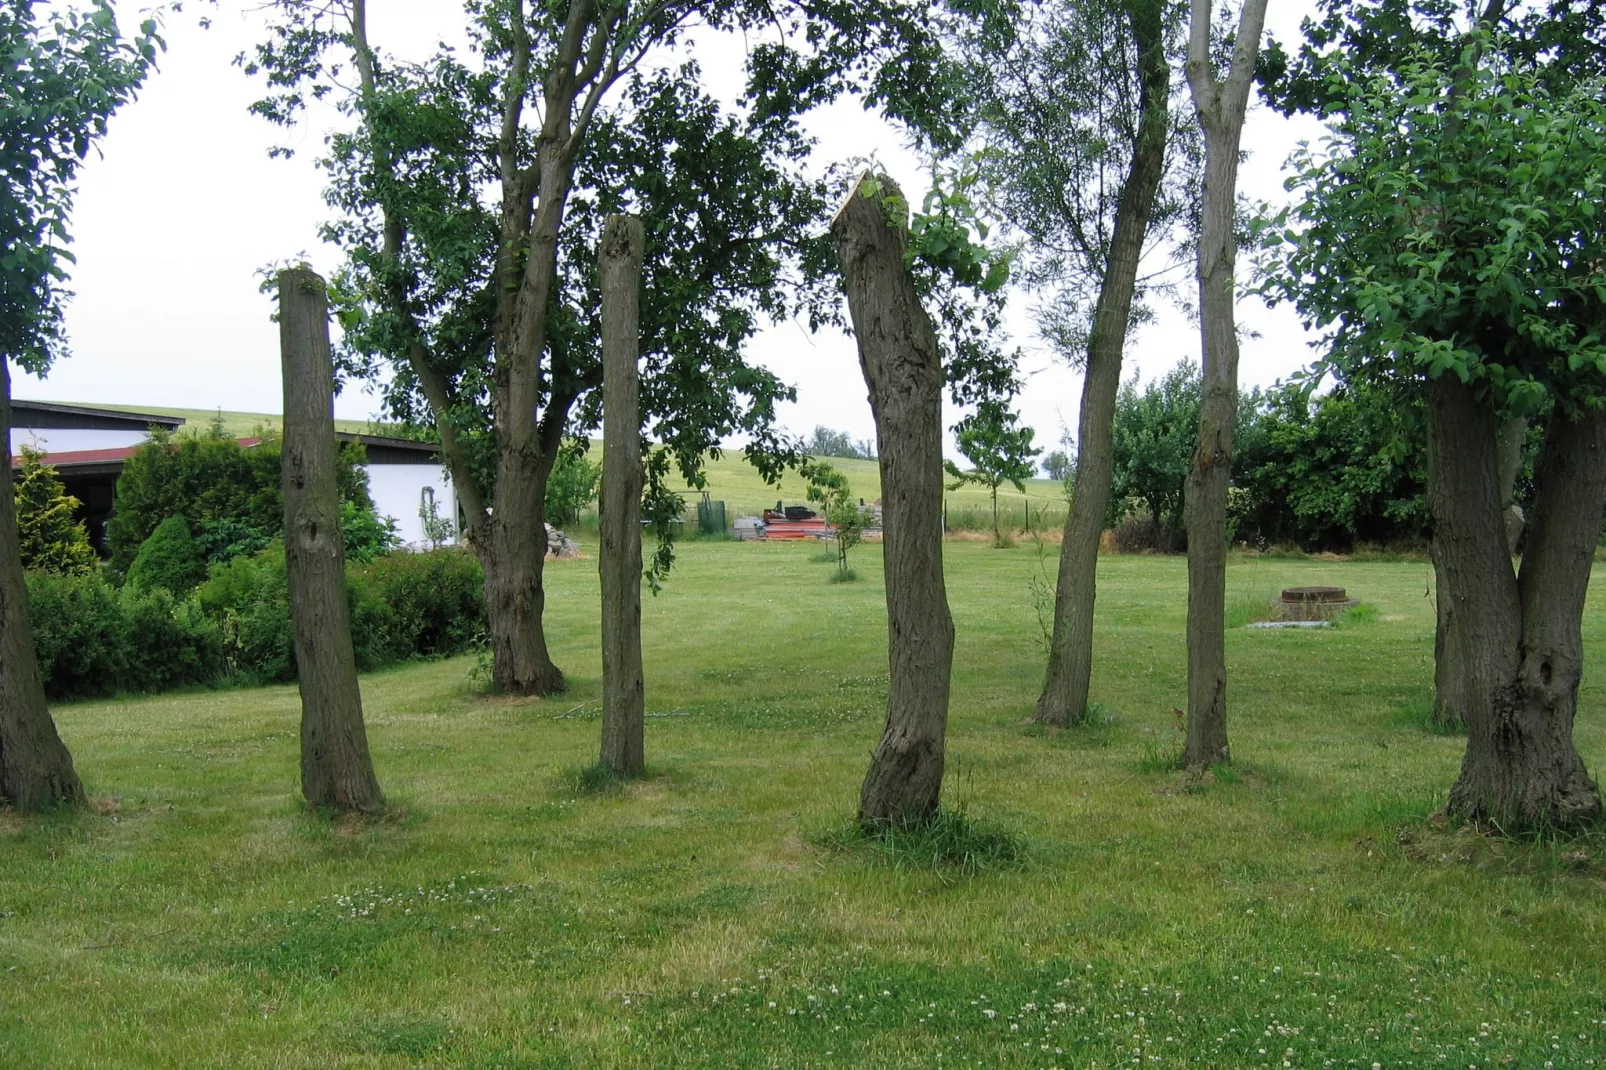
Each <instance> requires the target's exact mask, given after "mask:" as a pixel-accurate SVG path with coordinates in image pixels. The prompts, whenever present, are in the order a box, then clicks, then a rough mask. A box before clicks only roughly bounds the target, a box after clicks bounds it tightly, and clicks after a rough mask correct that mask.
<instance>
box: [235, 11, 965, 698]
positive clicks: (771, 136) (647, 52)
mask: <svg viewBox="0 0 1606 1070" xmlns="http://www.w3.org/2000/svg"><path fill="white" fill-rule="evenodd" d="M925 10H926V9H925V6H924V5H918V4H913V3H904V2H902V0H869V2H866V3H862V4H854V5H841V4H829V3H818V2H816V0H793V2H792V3H783V4H781V5H775V4H771V3H769V2H767V0H735V2H732V3H706V2H697V0H657V2H651V3H642V4H632V3H629V2H621V3H617V4H598V3H593V2H591V0H559V2H558V3H556V4H552V5H546V6H542V5H530V6H526V5H525V4H524V3H523V2H522V0H513V2H510V3H494V4H471V5H468V7H467V10H466V18H467V20H468V27H467V29H468V35H469V37H470V39H471V42H472V47H471V48H470V49H469V50H467V51H465V52H459V51H452V50H444V49H443V50H442V51H441V52H439V53H438V54H437V55H435V56H433V57H431V59H430V61H429V62H428V63H425V64H418V65H413V64H405V63H400V62H394V61H392V60H391V59H390V58H389V57H388V56H387V55H385V54H384V52H383V51H382V50H381V49H380V48H378V47H375V45H374V44H373V43H372V42H371V40H370V36H369V27H368V25H367V21H366V17H365V16H366V8H365V6H364V5H363V4H361V3H353V4H351V5H349V6H347V5H341V4H336V5H326V4H322V3H315V2H313V0H278V2H277V3H276V4H275V5H273V11H274V12H275V15H276V18H277V20H278V21H277V24H276V25H275V26H274V28H273V36H272V39H271V40H269V41H268V42H265V43H264V44H262V45H261V46H260V47H259V48H258V49H257V50H256V53H255V55H254V57H253V58H252V59H251V61H250V62H249V63H248V64H247V69H248V70H250V71H255V72H260V73H261V74H263V75H264V76H265V78H266V81H267V84H268V87H269V92H270V95H269V96H268V97H267V98H266V99H264V100H263V101H262V102H260V103H259V104H258V106H257V108H256V110H257V111H258V112H259V113H260V114H263V115H265V116H266V117H268V118H269V119H272V120H274V121H278V122H291V121H294V120H295V119H296V118H297V116H298V115H299V114H300V111H301V108H302V106H303V105H304V104H305V102H306V101H307V100H309V99H312V98H315V97H327V96H329V95H331V94H333V95H334V96H335V98H336V99H338V100H339V101H340V102H341V104H342V106H343V107H344V108H345V111H346V114H348V115H350V116H351V117H352V119H353V120H354V125H353V127H352V128H350V129H346V130H341V131H338V132H336V133H335V134H334V135H333V136H332V138H331V139H330V141H329V146H330V153H329V156H328V158H327V160H326V166H327V168H328V170H329V174H330V188H329V194H328V196H329V200H330V203H331V204H332V205H334V206H335V207H336V209H337V211H338V212H339V216H338V217H337V219H336V220H335V221H334V222H332V223H331V224H330V225H329V227H328V228H327V230H326V233H327V235H328V237H329V238H330V239H331V240H332V241H334V242H335V243H336V244H338V245H339V246H340V247H341V248H342V249H343V250H344V251H345V252H346V254H347V269H346V271H345V272H344V274H343V278H342V279H341V281H340V284H339V286H338V289H340V290H341V291H342V292H343V293H344V294H345V311H344V314H343V317H342V318H343V326H344V327H345V337H346V339H347V343H348V346H349V349H350V352H349V354H348V355H349V357H350V358H351V362H352V363H353V364H354V365H357V366H361V367H363V368H365V369H366V370H377V368H378V366H380V365H384V366H388V367H389V368H390V369H391V371H392V372H393V374H392V375H391V376H390V377H389V378H388V380H387V382H389V383H390V384H391V386H390V394H389V399H388V404H389V407H390V409H391V413H392V415H393V416H395V417H396V418H398V419H401V420H404V421H410V422H415V423H433V424H435V426H436V427H437V429H438V430H439V433H440V440H441V448H442V453H443V456H444V459H445V461H446V463H447V465H448V466H449V468H450V469H451V472H452V479H453V483H454V485H455V487H456V488H457V492H458V495H459V500H460V502H461V504H462V506H463V510H464V513H465V515H466V517H467V535H468V540H469V543H470V545H471V546H472V547H473V548H474V551H475V553H476V554H477V555H478V556H479V558H480V560H481V562H482V564H483V565H484V570H485V582H486V605H487V612H488V614H489V618H490V630H491V645H492V654H493V679H494V682H495V684H496V685H497V686H498V687H499V688H500V689H502V690H505V691H512V692H521V693H546V692H551V691H557V690H561V689H562V688H563V686H564V679H563V674H562V673H561V671H560V670H559V669H558V667H557V666H556V665H554V664H553V663H552V660H551V657H550V656H549V653H548V650H547V644H546V637H545V633H544V630H543V627H542V612H543V607H544V603H545V590H544V586H543V580H542V575H543V573H542V568H543V566H542V562H543V558H544V556H545V554H544V550H545V529H544V524H543V521H544V516H543V513H544V506H545V499H546V486H547V483H548V480H549V476H550V473H551V471H552V466H553V464H554V461H555V460H556V457H557V454H558V452H559V448H560V444H561V442H562V440H563V437H564V435H565V434H566V433H567V434H582V433H585V432H587V431H589V430H590V429H592V428H594V427H595V426H596V424H597V415H598V409H599V405H600V402H599V401H598V399H597V398H596V396H595V395H596V388H597V386H598V384H599V383H600V368H601V365H600V361H599V359H598V352H597V338H598V336H599V332H598V330H597V315H598V307H599V302H598V300H597V278H596V271H595V267H594V258H593V256H592V250H594V249H595V248H596V241H597V236H598V233H599V230H600V227H601V223H602V220H603V219H604V218H605V217H606V216H607V215H609V214H612V213H620V212H630V213H632V214H635V215H638V216H640V217H641V218H642V219H643V220H644V222H645V224H646V228H647V235H648V242H647V246H648V247H647V262H646V265H645V277H646V279H647V280H648V282H647V285H646V286H645V287H644V292H643V295H642V315H641V320H642V323H641V329H642V331H641V333H642V353H643V358H644V363H645V367H644V374H643V381H642V393H641V402H642V407H643V413H644V416H645V419H646V424H647V430H648V432H649V433H650V434H651V435H652V437H653V438H654V439H655V440H656V441H657V442H659V443H661V444H662V450H661V451H659V452H660V453H661V454H662V455H663V456H664V457H671V458H673V460H674V462H675V463H676V464H677V465H678V466H679V467H680V469H681V471H682V474H683V475H684V476H686V478H687V479H688V481H690V482H691V483H692V485H693V486H700V485H701V471H700V466H701V463H702V458H703V457H704V456H705V455H706V454H707V453H708V452H709V451H710V450H712V449H715V448H717V445H718V443H719V442H720V440H721V439H722V438H723V437H725V436H727V435H729V434H731V433H734V432H738V431H740V432H745V433H746V434H747V435H748V438H749V443H750V444H749V446H748V447H747V451H748V455H749V456H750V457H752V458H754V459H755V462H756V463H757V464H758V465H759V467H760V469H761V471H763V472H764V473H765V475H766V476H767V477H774V476H776V475H778V473H779V470H780V467H781V464H782V462H783V461H786V460H792V459H794V458H793V456H792V454H791V453H790V451H789V450H787V449H786V448H785V447H786V444H785V442H784V440H783V438H782V436H780V434H779V433H778V431H777V430H776V429H775V427H774V410H775V404H776V402H778V401H780V400H782V399H784V398H787V397H789V396H790V392H789V391H788V390H787V388H785V387H784V386H783V385H782V384H781V383H780V382H779V381H778V380H776V379H775V377H774V376H773V375H770V374H769V373H767V372H765V371H763V370H762V369H760V368H757V367H755V366H752V365H750V364H748V363H747V362H746V361H745V359H744V357H743V353H742V345H743V342H744V341H745V340H746V339H747V338H749V337H750V336H751V335H752V334H753V332H754V331H755V330H756V329H757V328H758V327H759V326H760V325H761V323H762V321H763V320H764V319H765V318H769V317H775V316H784V315H788V314H791V313H792V312H794V311H796V310H798V307H799V305H800V303H807V301H808V299H809V298H811V297H819V298H821V299H822V300H821V301H820V302H819V303H818V304H815V305H813V308H814V310H815V312H814V314H815V315H816V317H819V316H824V315H827V314H828V313H825V312H824V311H822V310H824V309H825V308H826V307H827V306H828V304H829V302H827V301H824V300H823V298H824V297H825V294H826V292H827V291H826V290H824V289H821V288H819V287H816V286H813V285H811V284H809V283H808V281H807V280H808V279H809V278H810V277H814V278H818V273H819V271H820V270H821V269H824V268H825V267H826V261H825V260H824V258H823V256H822V250H821V248H820V246H819V244H818V243H817V242H815V241H814V240H813V239H814V238H815V237H816V236H817V235H818V234H819V233H820V231H821V230H822V229H823V224H824V222H825V219H826V215H827V213H828V212H829V210H830V209H829V205H828V199H827V198H826V197H825V196H824V193H823V189H822V187H821V186H820V184H819V183H818V182H813V181H810V180H809V179H807V178H806V177H804V176H803V174H802V171H801V162H802V160H803V158H804V157H805V156H806V154H807V151H808V142H807V139H806V138H805V137H804V136H803V134H802V133H801V131H800V129H799V127H798V125H797V121H796V120H797V115H798V114H799V113H800V112H801V111H802V110H804V109H806V108H809V107H813V106H815V105H817V104H820V103H823V102H825V101H828V100H830V99H833V98H834V97H836V96H837V95H839V94H840V93H842V92H844V91H846V90H848V89H855V88H856V89H860V90H863V91H864V92H865V93H866V95H867V96H868V97H869V98H870V99H871V100H873V101H876V102H878V103H882V104H884V105H885V106H887V107H889V108H891V109H894V110H900V109H902V110H912V109H914V108H915V107H916V106H917V105H918V103H919V102H918V100H916V99H915V98H917V97H918V96H919V95H920V94H921V93H923V92H925V91H926V87H928V86H929V87H933V89H932V91H933V92H935V87H937V86H938V85H939V84H940V80H939V79H937V78H934V77H925V78H923V77H922V73H923V72H924V71H925V70H927V69H928V68H930V67H932V66H933V65H934V64H935V63H936V62H937V61H938V60H939V59H940V53H938V52H937V51H936V50H935V49H933V48H930V47H926V46H925V42H927V41H928V40H929V32H928V30H927V28H926V25H925V20H924V17H923V16H924V14H925ZM692 24H696V25H698V26H700V27H701V28H703V29H705V30H716V31H717V30H736V29H740V28H743V27H747V26H758V25H764V26H777V27H779V29H780V30H781V32H780V33H779V34H778V35H777V36H776V38H775V39H774V40H772V41H768V42H766V43H763V44H759V45H756V46H754V47H753V48H752V49H751V50H750V52H749V85H748V100H747V102H746V103H747V104H748V105H749V106H748V107H746V108H744V110H743V112H742V113H741V114H740V115H731V114H726V113H725V112H724V111H723V110H722V109H721V108H720V107H719V105H718V104H717V103H716V102H715V101H714V100H713V99H712V98H711V97H710V96H709V95H708V94H706V93H705V92H703V90H702V88H701V85H700V72H699V71H698V69H697V67H696V65H695V64H691V63H681V62H679V60H678V57H676V56H675V55H674V50H675V49H676V48H677V47H678V46H679V45H680V44H681V42H682V39H683V36H684V34H685V32H686V29H687V27H688V26H689V25H692ZM893 59H896V60H898V61H899V62H897V63H891V62H889V61H890V60H893ZM347 72H350V75H351V77H350V78H349V79H348V78H347V77H346V74H347ZM647 468H648V474H649V479H651V480H654V481H657V482H660V483H661V482H662V478H663V477H664V476H665V475H667V472H668V469H669V465H668V463H667V461H652V460H649V463H648V466H647ZM651 496H652V495H651V493H649V497H651ZM493 504H494V511H493V509H492V507H493ZM651 513H653V510H649V514H651ZM658 560H659V561H660V562H662V557H661V556H660V558H659V559H658Z"/></svg>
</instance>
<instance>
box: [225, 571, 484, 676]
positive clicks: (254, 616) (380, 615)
mask: <svg viewBox="0 0 1606 1070" xmlns="http://www.w3.org/2000/svg"><path fill="white" fill-rule="evenodd" d="M483 583H484V580H483V577H482V575H481V572H480V569H479V565H478V564H477V563H476V562H475V561H474V559H473V558H472V557H470V556H469V555H468V553H467V552H466V551H463V550H460V549H446V550H436V551H432V552H430V553H421V554H404V553H403V554H389V555H386V556H384V557H379V558H376V559H375V560H374V561H373V562H372V563H371V564H369V565H365V566H358V565H348V566H347V569H346V591H347V598H348V602H347V606H348V609H349V613H350V617H351V642H352V647H353V650H354V651H355V654H356V658H357V668H359V669H361V670H364V671H367V670H369V669H375V668H378V667H380V666H382V665H388V664H391V663H393V662H397V661H401V660H404V659H406V658H410V657H435V656H441V655H446V654H455V653H458V652H460V651H463V650H466V649H467V648H468V647H469V646H471V645H472V643H473V641H474V639H475V637H476V636H477V635H479V633H480V632H481V631H483V630H484V626H485V624H484V622H485V602H484V596H483V593H482V589H483ZM196 599H197V601H198V603H199V604H200V606H201V607H202V609H203V610H204V611H205V612H206V613H207V614H208V615H209V616H210V617H212V618H213V619H214V620H216V621H217V622H218V626H219V628H220V630H221V633H222V636H223V643H224V650H225V655H226V658H227V661H228V664H229V667H230V669H231V671H233V672H235V673H237V674H239V675H241V676H243V677H245V678H247V679H253V680H262V681H289V680H293V679H295V650H294V639H293V633H292V631H291V625H290V598H289V587H288V584H287V582H286V578H285V565H284V547H283V545H282V544H278V543H275V544H274V545H273V546H271V547H269V548H268V549H267V550H265V551H263V552H262V553H260V554H257V555H255V556H253V557H241V558H236V559H235V560H233V561H230V562H228V563H226V564H222V565H214V566H213V567H212V572H211V576H210V577H209V578H208V579H207V581H206V583H205V584H204V585H202V587H201V589H200V590H199V591H197V592H196Z"/></svg>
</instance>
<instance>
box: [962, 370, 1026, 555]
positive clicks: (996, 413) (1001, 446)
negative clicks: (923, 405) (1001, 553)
mask: <svg viewBox="0 0 1606 1070" xmlns="http://www.w3.org/2000/svg"><path fill="white" fill-rule="evenodd" d="M1019 420H1020V418H1019V417H1018V416H1016V415H1015V413H1013V412H1011V411H1010V410H1009V409H1008V408H1006V407H1005V406H1004V404H1003V403H1001V402H997V401H989V402H984V403H983V404H982V405H980V406H979V407H978V408H977V409H976V411H975V412H973V413H971V414H970V415H969V416H967V417H965V418H964V419H963V420H960V421H959V422H958V423H957V424H955V425H954V439H955V444H956V445H957V446H958V447H959V452H960V453H962V454H963V455H964V457H965V459H966V460H967V461H969V462H970V464H971V468H970V471H968V472H962V471H960V470H959V466H958V465H956V464H954V462H952V461H945V462H943V467H944V468H945V469H946V470H947V472H948V474H949V476H951V477H953V479H954V482H953V483H950V484H949V489H950V490H956V489H958V488H959V487H961V486H963V485H965V484H966V483H976V484H979V485H981V486H983V487H986V488H987V490H988V493H989V494H991V495H992V501H993V545H995V546H999V547H1002V546H1004V545H1006V543H1005V540H1004V536H1003V533H1002V532H1001V531H999V529H998V488H999V487H1001V486H1002V485H1004V484H1005V483H1010V484H1013V485H1014V487H1015V489H1016V490H1018V491H1020V492H1021V493H1023V494H1024V493H1025V492H1026V481H1027V480H1028V479H1031V478H1032V476H1033V475H1035V474H1036V472H1037V465H1036V463H1035V460H1034V459H1035V458H1036V457H1037V455H1038V454H1039V453H1041V452H1042V450H1040V449H1038V448H1037V447H1036V446H1034V445H1032V434H1033V432H1032V429H1031V428H1029V427H1017V426H1016V424H1017V423H1018V422H1019Z"/></svg>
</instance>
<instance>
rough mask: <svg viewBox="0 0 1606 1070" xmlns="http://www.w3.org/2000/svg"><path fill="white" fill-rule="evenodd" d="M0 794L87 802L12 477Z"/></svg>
mask: <svg viewBox="0 0 1606 1070" xmlns="http://www.w3.org/2000/svg"><path fill="white" fill-rule="evenodd" d="M0 417H3V418H4V420H5V425H4V426H5V427H7V428H9V427H10V426H11V362H10V360H8V359H6V358H5V357H0ZM0 801H5V802H9V803H11V805H12V806H15V807H16V808H17V809H18V810H42V809H45V808H47V807H50V806H58V805H61V804H64V803H69V804H70V803H81V802H83V801H84V787H83V785H82V784H81V783H79V780H78V773H77V772H76V771H75V770H74V769H73V763H72V755H71V754H69V753H68V751H67V747H66V745H65V744H64V743H62V741H61V737H60V736H59V735H57V734H56V722H55V721H53V720H51V718H50V710H49V708H48V707H47V706H46V705H45V685H44V681H43V680H42V679H41V678H40V676H39V659H38V657H37V655H36V654H35V653H34V648H33V630H32V627H31V625H30V624H29V622H28V582H27V579H26V578H25V577H24V575H23V571H22V555H21V553H20V552H19V550H18V546H17V504H16V495H15V494H14V493H13V492H12V488H11V485H10V483H9V482H8V483H7V485H6V489H5V492H4V493H0Z"/></svg>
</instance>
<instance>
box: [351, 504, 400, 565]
mask: <svg viewBox="0 0 1606 1070" xmlns="http://www.w3.org/2000/svg"><path fill="white" fill-rule="evenodd" d="M340 536H341V538H342V539H343V540H344V541H345V544H346V560H348V561H357V562H360V563H364V564H366V563H367V562H369V561H372V560H373V559H374V558H376V557H378V556H379V555H380V554H386V553H389V552H390V551H392V550H394V549H395V548H396V547H397V546H398V545H399V544H400V543H401V537H400V536H399V535H397V534H396V521H395V520H393V519H391V518H390V517H383V518H381V517H380V516H379V514H378V513H376V512H374V509H373V506H371V505H363V504H362V503H360V502H354V501H349V500H348V501H343V502H341V503H340Z"/></svg>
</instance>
